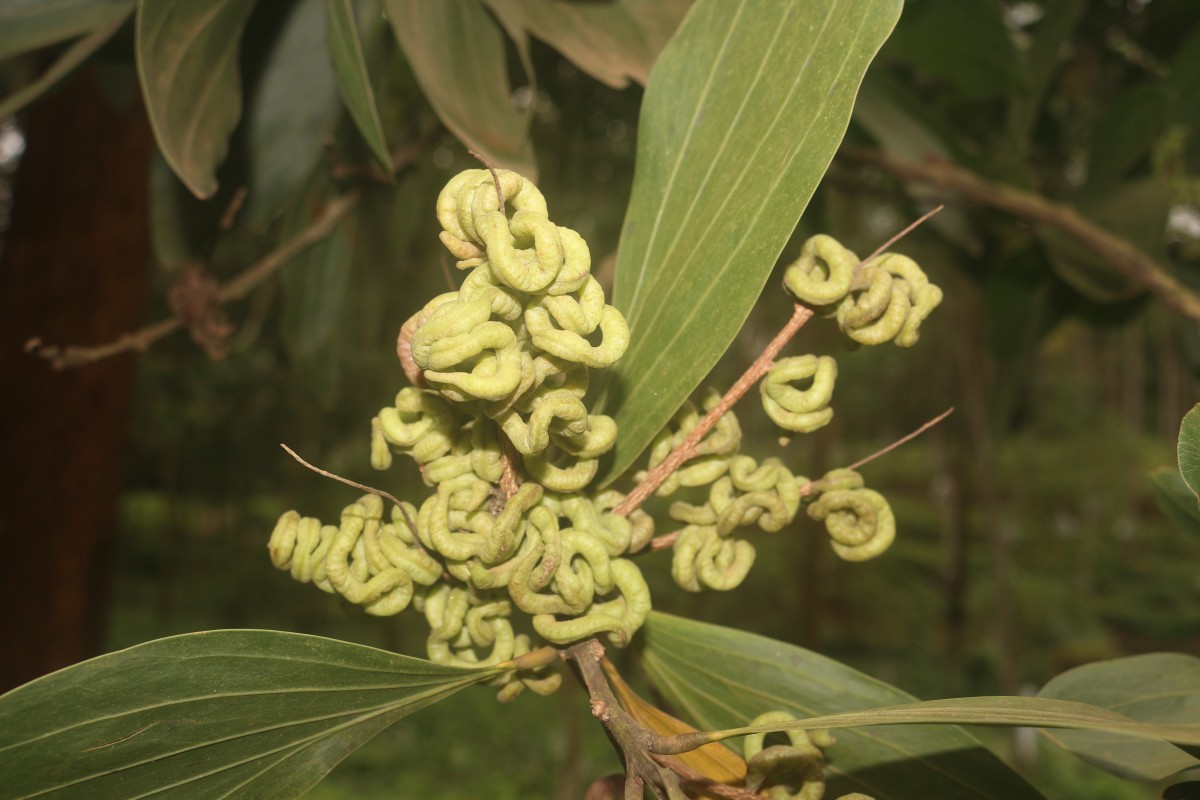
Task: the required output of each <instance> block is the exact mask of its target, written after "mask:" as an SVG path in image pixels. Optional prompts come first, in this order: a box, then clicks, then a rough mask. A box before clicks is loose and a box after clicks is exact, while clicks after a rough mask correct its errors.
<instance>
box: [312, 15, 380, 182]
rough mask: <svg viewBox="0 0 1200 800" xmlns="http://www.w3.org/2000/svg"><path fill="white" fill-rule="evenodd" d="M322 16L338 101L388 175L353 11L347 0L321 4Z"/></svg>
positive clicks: (378, 123)
mask: <svg viewBox="0 0 1200 800" xmlns="http://www.w3.org/2000/svg"><path fill="white" fill-rule="evenodd" d="M325 12H326V13H325V18H326V20H327V21H328V25H329V54H330V56H332V58H333V67H334V69H335V70H336V71H337V76H338V85H339V86H340V87H341V90H342V99H343V100H345V102H346V108H348V109H349V110H350V116H351V117H352V118H353V119H354V124H355V125H357V126H358V131H359V133H361V134H362V135H363V138H364V139H366V141H367V144H368V145H369V146H370V147H371V152H372V153H374V154H375V157H376V158H377V159H379V163H380V164H382V165H383V168H384V169H385V170H386V171H387V173H388V174H391V171H392V155H391V153H390V152H389V151H388V144H387V137H386V136H385V135H384V133H383V123H382V122H381V121H380V119H379V109H378V108H376V106H375V92H374V90H373V89H372V88H371V79H370V76H368V75H367V61H366V58H365V57H364V56H363V47H362V39H360V38H359V35H358V25H357V23H356V22H355V20H354V9H353V7H352V6H351V5H350V0H325Z"/></svg>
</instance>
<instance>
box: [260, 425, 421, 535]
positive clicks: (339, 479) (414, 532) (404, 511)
mask: <svg viewBox="0 0 1200 800" xmlns="http://www.w3.org/2000/svg"><path fill="white" fill-rule="evenodd" d="M279 446H280V447H282V448H283V449H284V451H285V452H286V453H287V454H288V455H289V456H291V457H292V458H294V459H296V460H297V461H299V462H300V464H301V465H302V466H305V467H308V468H309V469H311V470H312V471H313V472H315V473H317V474H318V475H323V476H325V477H326V478H331V479H333V480H335V481H337V482H338V483H344V484H346V485H347V486H353V487H354V488H355V489H360V490H362V491H364V492H369V493H371V494H373V495H377V496H379V497H382V498H383V499H384V500H391V501H392V502H393V503H395V504H396V508H398V509H400V514H401V515H402V516H403V517H404V524H406V525H407V526H408V529H409V530H410V531H412V535H413V537H414V538H415V539H416V541H417V546H418V547H420V546H421V540H420V537H419V536H417V524H416V523H415V522H413V520H412V517H410V516H409V514H408V509H406V508H405V507H404V504H403V503H401V502H400V501H399V500H397V499H396V496H395V495H393V494H391V493H390V492H385V491H383V490H382V489H376V488H375V487H373V486H367V485H366V484H365V483H359V482H358V481H352V480H350V479H349V478H343V477H342V476H341V475H338V474H337V473H334V472H330V471H329V470H327V469H321V468H320V467H317V466H314V465H312V464H310V463H308V462H307V461H305V460H304V459H303V458H301V457H300V456H299V454H298V453H296V451H295V450H293V449H292V448H290V447H288V446H287V445H286V444H283V443H282V442H280V444H279Z"/></svg>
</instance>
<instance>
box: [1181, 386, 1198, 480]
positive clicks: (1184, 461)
mask: <svg viewBox="0 0 1200 800" xmlns="http://www.w3.org/2000/svg"><path fill="white" fill-rule="evenodd" d="M1178 455H1179V474H1180V475H1182V476H1183V481H1184V483H1186V484H1187V485H1188V488H1189V489H1191V490H1192V494H1195V495H1198V496H1200V406H1197V407H1195V408H1193V409H1192V410H1191V411H1189V412H1188V413H1187V414H1186V415H1185V416H1184V418H1183V424H1182V425H1180V427H1179V449H1178Z"/></svg>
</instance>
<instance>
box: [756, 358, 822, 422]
mask: <svg viewBox="0 0 1200 800" xmlns="http://www.w3.org/2000/svg"><path fill="white" fill-rule="evenodd" d="M810 378H811V379H812V383H811V384H810V385H809V386H808V388H807V389H797V388H796V387H794V386H792V384H793V383H795V382H797V381H803V380H808V379H810ZM836 380H837V362H836V361H834V360H833V359H832V358H830V357H829V356H820V357H817V356H811V355H810V356H794V357H792V358H781V359H779V360H778V361H777V362H775V365H774V366H772V367H771V370H770V371H769V372H768V373H767V375H766V377H764V378H763V381H762V383H761V384H759V390H760V391H761V393H762V403H763V410H764V411H766V412H767V416H768V417H770V418H771V421H772V422H774V423H775V424H776V425H778V426H779V427H781V428H784V429H785V430H789V431H794V432H795V433H812V432H813V431H815V430H818V429H819V428H823V427H824V426H826V425H828V424H829V421H830V420H831V419H833V409H832V408H830V407H829V402H830V400H831V399H832V398H833V385H834V382H835V381H836Z"/></svg>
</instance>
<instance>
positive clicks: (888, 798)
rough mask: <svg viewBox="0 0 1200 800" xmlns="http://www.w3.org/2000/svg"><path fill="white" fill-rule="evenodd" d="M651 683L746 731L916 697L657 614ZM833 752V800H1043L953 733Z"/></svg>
mask: <svg viewBox="0 0 1200 800" xmlns="http://www.w3.org/2000/svg"><path fill="white" fill-rule="evenodd" d="M643 632H644V633H645V651H644V663H645V666H646V671H647V673H648V674H649V675H650V678H651V680H653V681H654V684H655V685H656V686H657V687H658V688H659V690H660V691H662V693H663V694H664V695H665V696H666V698H667V700H669V701H670V702H671V703H672V704H673V705H674V706H675V707H676V708H678V710H679V711H681V712H683V713H684V714H686V715H687V716H688V717H690V718H691V721H692V722H694V723H695V724H697V725H698V726H700V727H701V728H709V729H712V728H726V727H731V726H735V725H745V724H746V723H747V722H749V721H750V720H751V719H753V718H754V717H756V716H757V715H759V714H761V713H763V712H765V711H774V710H785V711H788V712H790V713H791V714H793V715H795V716H797V717H801V718H803V717H816V716H821V715H825V714H832V713H837V712H843V711H855V710H859V709H869V708H874V707H877V706H882V705H892V704H897V703H905V702H909V701H911V700H912V699H913V698H912V696H911V695H909V694H906V693H904V692H902V691H900V690H899V689H896V688H895V687H892V686H889V685H887V684H886V683H883V682H882V681H878V680H875V679H874V678H871V677H869V676H867V675H864V674H862V673H861V672H858V671H856V670H853V669H851V668H849V667H847V666H845V665H843V664H839V663H838V662H836V661H833V660H832V659H829V658H825V657H824V656H821V655H818V654H816V653H813V652H811V651H808V650H804V649H802V648H799V647H793V646H791V645H787V644H784V643H782V642H777V641H775V640H773V639H767V638H765V637H762V636H756V635H754V634H751V633H746V632H745V631H738V630H733V629H730V628H722V627H718V626H716V625H707V624H704V623H701V622H694V621H691V620H685V619H681V618H679V617H672V616H669V615H666V614H659V613H652V614H651V615H650V618H649V619H648V620H647V623H646V627H645V628H644V629H643ZM837 738H838V743H837V744H835V745H834V746H833V747H831V748H829V749H828V751H827V755H828V757H829V767H828V769H827V773H828V775H829V777H830V787H829V794H828V796H831V797H838V796H839V794H840V793H844V792H851V791H860V792H864V793H866V794H868V795H870V796H871V797H873V798H875V800H917V798H919V799H920V800H940V799H941V798H945V800H968V799H970V798H989V799H990V800H1023V799H1025V798H1038V797H1040V796H1041V795H1039V794H1038V793H1037V791H1035V790H1034V789H1033V788H1032V787H1031V786H1029V785H1028V784H1027V783H1026V782H1025V780H1024V779H1023V778H1021V777H1020V776H1019V775H1018V774H1017V773H1015V772H1013V771H1012V770H1011V769H1009V768H1008V767H1007V766H1005V765H1004V763H1003V762H1001V761H1000V759H998V758H996V757H995V756H994V755H993V754H992V753H991V752H989V751H988V750H987V749H985V748H984V747H983V745H982V744H980V742H979V741H978V740H977V739H975V737H973V736H971V735H970V734H968V733H967V732H965V731H963V730H962V729H960V728H954V727H905V726H897V727H888V728H878V729H871V730H846V731H842V732H839V733H838V734H837Z"/></svg>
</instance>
